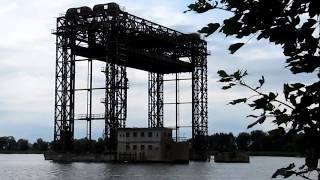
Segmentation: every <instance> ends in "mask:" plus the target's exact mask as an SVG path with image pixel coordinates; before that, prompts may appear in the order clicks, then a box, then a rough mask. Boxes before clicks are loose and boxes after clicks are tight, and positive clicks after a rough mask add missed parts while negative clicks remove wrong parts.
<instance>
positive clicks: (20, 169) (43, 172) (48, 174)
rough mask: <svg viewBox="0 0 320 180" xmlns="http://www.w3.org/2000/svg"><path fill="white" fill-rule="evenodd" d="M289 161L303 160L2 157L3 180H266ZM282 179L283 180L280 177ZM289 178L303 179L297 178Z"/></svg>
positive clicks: (285, 158) (262, 158) (1, 170)
mask: <svg viewBox="0 0 320 180" xmlns="http://www.w3.org/2000/svg"><path fill="white" fill-rule="evenodd" d="M290 162H294V163H296V165H302V164H303V162H304V159H303V158H291V157H250V163H248V164H247V163H214V162H213V161H212V162H205V163H204V162H190V164H176V165H173V164H112V163H69V164H61V163H54V162H51V161H45V160H44V158H43V155H24V154H19V155H15V154H8V155H7V154H0V179H1V180H16V179H17V180H20V179H21V180H31V179H32V180H34V179H39V180H40V179H41V180H56V179H57V180H58V179H66V180H87V179H88V180H100V179H103V180H104V179H111V180H113V179H115V180H124V179H126V180H128V179H129V180H131V179H132V180H145V179H146V180H147V179H151V180H191V179H196V180H227V179H235V180H240V179H241V180H260V179H261V180H263V179H271V178H270V177H271V175H272V174H273V172H274V171H275V170H276V169H277V168H280V167H284V166H287V165H288V164H289V163H290ZM278 179H282V178H278ZM290 179H302V178H298V177H294V178H290Z"/></svg>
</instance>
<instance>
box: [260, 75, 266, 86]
mask: <svg viewBox="0 0 320 180" xmlns="http://www.w3.org/2000/svg"><path fill="white" fill-rule="evenodd" d="M264 82H265V80H264V76H262V77H261V79H259V83H260V87H261V86H262V85H263V84H264Z"/></svg>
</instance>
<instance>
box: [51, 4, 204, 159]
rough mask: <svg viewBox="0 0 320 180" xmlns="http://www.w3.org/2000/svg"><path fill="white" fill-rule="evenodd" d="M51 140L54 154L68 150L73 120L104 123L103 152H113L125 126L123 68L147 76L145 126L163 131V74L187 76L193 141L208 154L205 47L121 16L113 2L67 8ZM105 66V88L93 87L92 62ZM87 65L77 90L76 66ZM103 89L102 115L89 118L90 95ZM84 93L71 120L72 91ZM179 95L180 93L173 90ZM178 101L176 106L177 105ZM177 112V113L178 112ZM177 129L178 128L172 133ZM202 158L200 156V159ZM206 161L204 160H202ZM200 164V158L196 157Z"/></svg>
mask: <svg viewBox="0 0 320 180" xmlns="http://www.w3.org/2000/svg"><path fill="white" fill-rule="evenodd" d="M53 34H55V35H56V46H57V48H56V83H55V84H56V86H55V88H56V90H55V118H54V121H55V126H54V128H55V129H54V141H55V142H56V143H55V144H56V150H57V151H69V150H71V149H72V142H73V139H74V121H75V120H86V121H87V125H88V139H91V121H92V120H97V119H104V120H105V138H106V143H107V148H108V149H109V150H115V149H116V147H117V146H116V145H117V129H118V128H124V127H126V118H127V89H128V79H127V73H126V67H131V68H135V69H140V70H144V71H148V72H149V80H148V86H149V91H148V94H149V99H148V101H149V102H148V111H149V114H148V126H149V128H153V127H163V104H164V103H163V82H164V79H163V75H164V74H169V73H176V78H175V79H174V81H176V83H178V81H179V80H180V79H179V78H178V73H182V72H191V73H192V78H191V79H190V80H191V81H192V102H191V103H192V138H193V149H194V152H195V153H198V154H203V153H204V152H205V150H206V147H205V143H203V142H204V136H206V135H207V133H208V129H207V128H208V125H207V124H208V121H207V119H208V112H207V43H206V42H205V41H203V40H201V39H200V37H199V36H198V35H197V34H183V33H181V32H178V31H175V30H172V29H170V28H167V27H164V26H161V25H159V24H156V23H153V22H150V21H148V20H145V19H142V18H140V17H137V16H134V15H132V14H129V13H128V12H125V11H124V10H123V9H122V8H120V6H119V5H118V4H116V3H108V4H99V5H95V6H94V7H93V9H91V8H89V7H80V8H71V9H68V11H67V12H66V14H65V15H62V16H60V17H58V18H57V27H56V30H55V31H54V32H53ZM93 60H98V61H102V62H106V65H105V68H104V69H103V72H104V73H105V75H106V85H105V87H104V88H94V87H92V61H93ZM78 61H87V62H88V87H87V88H86V89H76V88H75V83H76V82H75V65H76V62H78ZM96 89H105V99H104V101H103V102H104V103H105V114H104V115H96V114H92V91H93V90H96ZM76 91H87V92H88V93H87V97H88V99H89V100H88V103H87V113H86V114H84V115H81V116H79V117H78V118H75V113H74V105H75V92H76ZM176 93H178V88H176ZM178 104H179V102H176V105H178ZM176 109H178V108H176ZM176 130H178V127H177V128H176ZM198 157H201V156H198ZM202 157H204V156H202ZM198 159H199V158H198Z"/></svg>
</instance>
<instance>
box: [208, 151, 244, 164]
mask: <svg viewBox="0 0 320 180" xmlns="http://www.w3.org/2000/svg"><path fill="white" fill-rule="evenodd" d="M214 162H217V163H249V162H250V158H249V154H248V153H247V152H217V153H216V154H215V155H214Z"/></svg>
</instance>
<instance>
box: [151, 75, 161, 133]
mask: <svg viewBox="0 0 320 180" xmlns="http://www.w3.org/2000/svg"><path fill="white" fill-rule="evenodd" d="M148 127H149V128H154V127H163V74H158V73H153V72H149V74H148Z"/></svg>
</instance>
